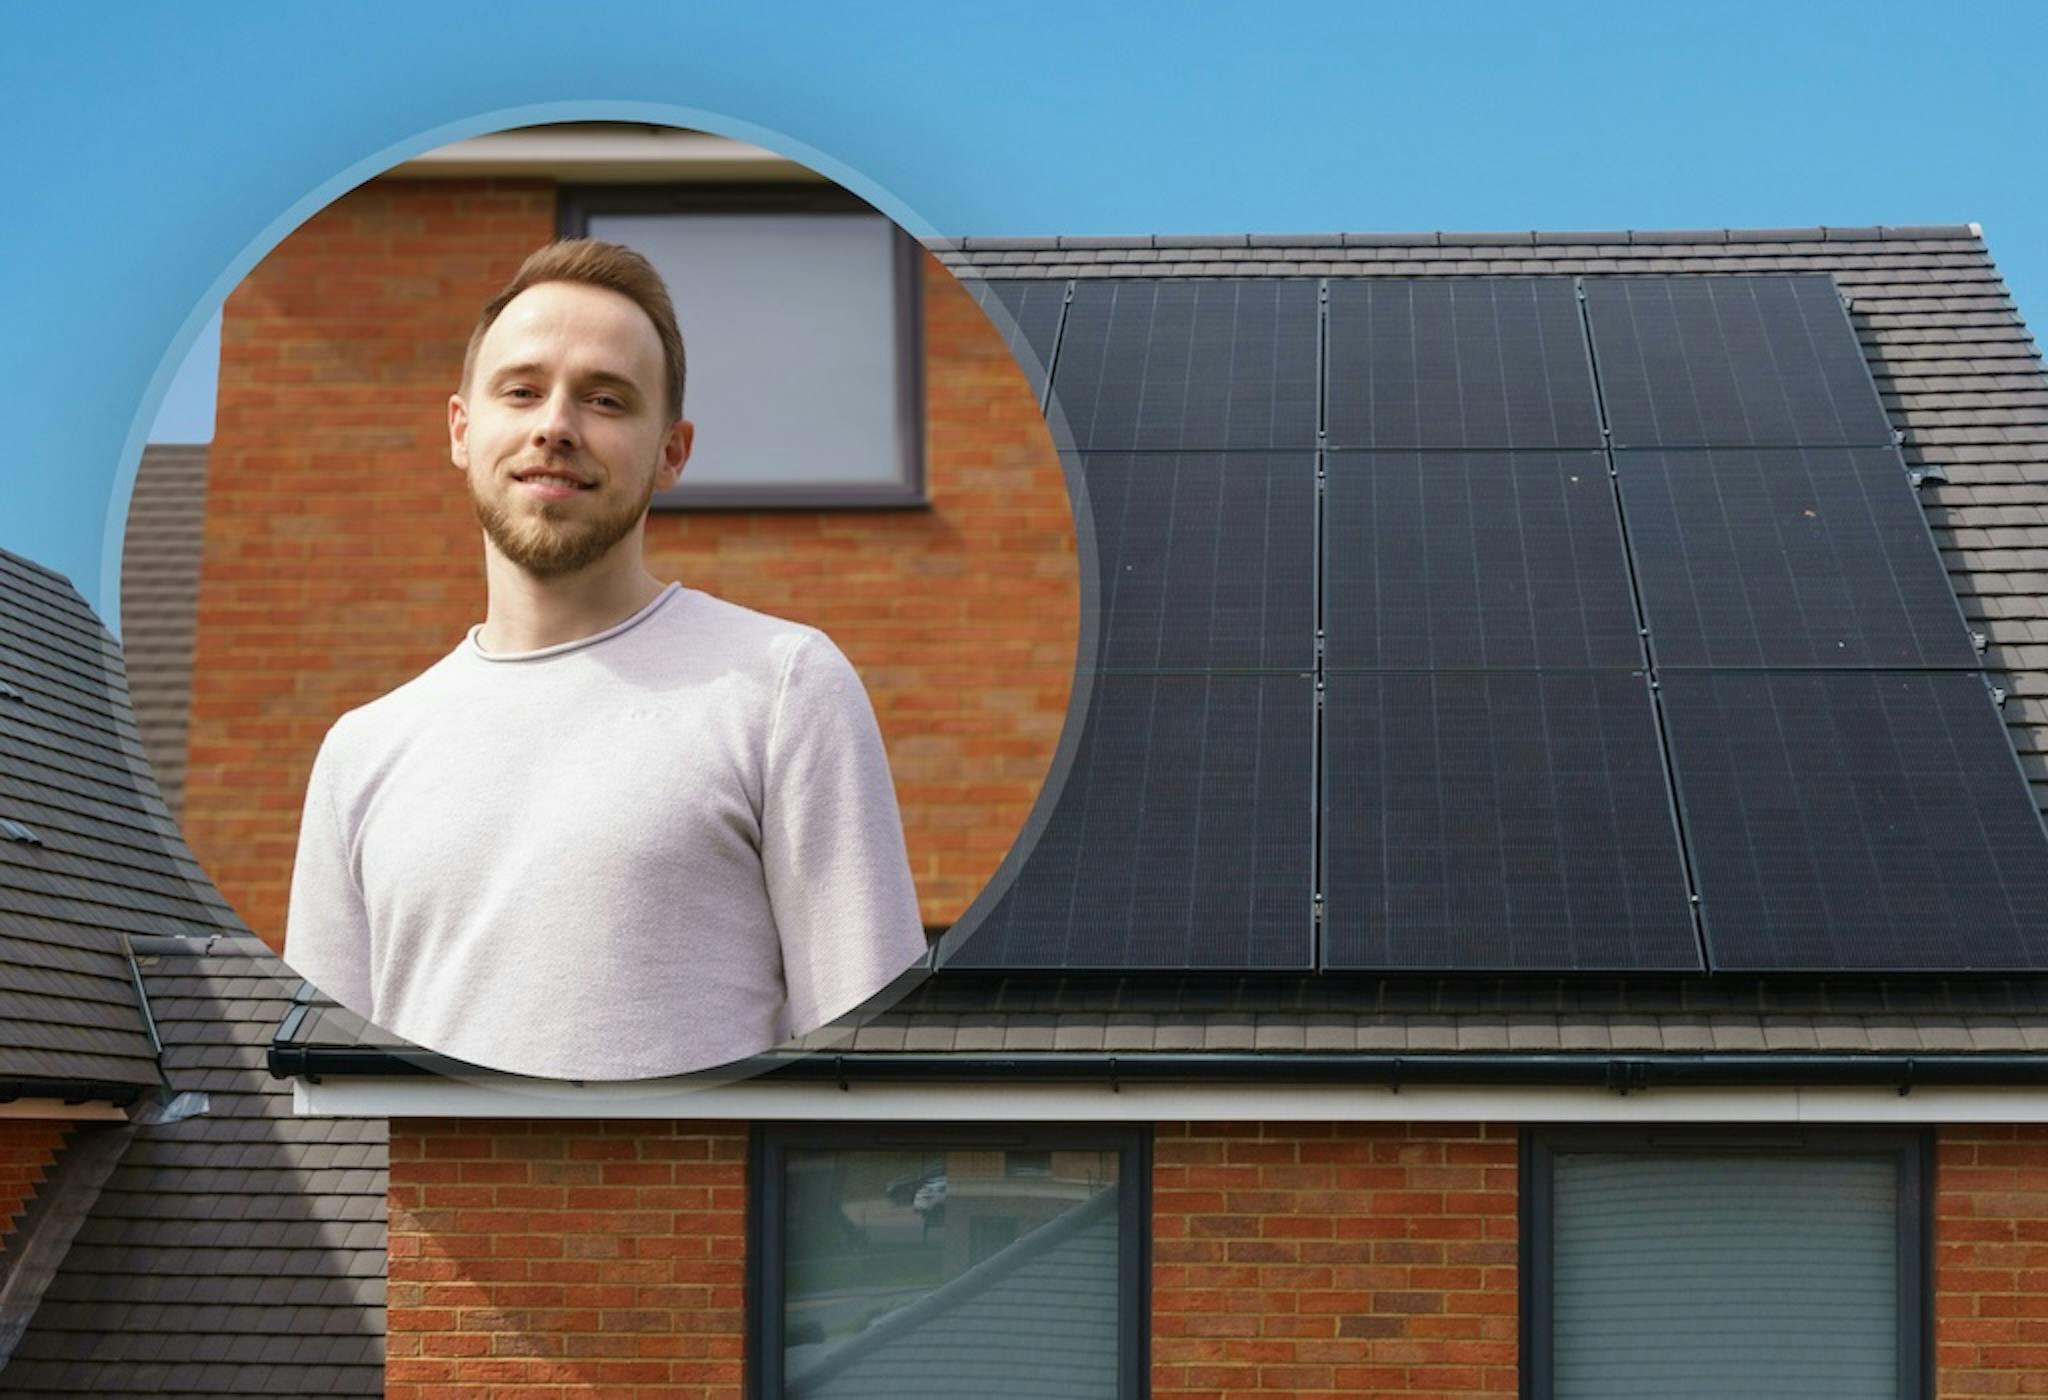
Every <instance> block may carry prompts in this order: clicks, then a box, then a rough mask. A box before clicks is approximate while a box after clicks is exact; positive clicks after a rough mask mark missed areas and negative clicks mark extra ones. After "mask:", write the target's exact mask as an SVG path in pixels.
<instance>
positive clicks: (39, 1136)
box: [0, 1118, 71, 1276]
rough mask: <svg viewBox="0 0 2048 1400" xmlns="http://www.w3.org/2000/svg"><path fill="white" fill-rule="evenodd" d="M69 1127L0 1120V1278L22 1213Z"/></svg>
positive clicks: (47, 1169)
mask: <svg viewBox="0 0 2048 1400" xmlns="http://www.w3.org/2000/svg"><path fill="white" fill-rule="evenodd" d="M70 1131H71V1125H70V1124H69V1123H52V1122H43V1121H38V1120H36V1119H32V1118H5V1119H0V1276H4V1275H5V1274H6V1272H7V1271H6V1268H5V1267H4V1260H5V1257H6V1241H7V1237H8V1235H10V1234H12V1233H13V1232H14V1227H15V1226H16V1225H19V1224H20V1223H21V1213H22V1212H23V1211H24V1210H26V1209H27V1208H28V1203H29V1201H30V1200H32V1199H33V1198H34V1197H35V1194H36V1188H37V1187H38V1186H40V1185H41V1184H42V1182H43V1179H44V1178H45V1177H47V1176H48V1175H49V1172H50V1168H51V1166H53V1165H54V1164H55V1163H56V1160H57V1151H58V1149H59V1148H61V1147H62V1146H63V1145H64V1138H65V1135H66V1134H68V1133H69V1132H70Z"/></svg>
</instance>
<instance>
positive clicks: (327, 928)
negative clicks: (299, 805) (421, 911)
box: [284, 730, 377, 1020]
mask: <svg viewBox="0 0 2048 1400" xmlns="http://www.w3.org/2000/svg"><path fill="white" fill-rule="evenodd" d="M334 750H335V741H334V733H333V731H332V730H330V731H328V735H327V738H326V739H325V740H324V741H323V742H322V743H321V745H320V752H319V754H318V756H317V757H315V758H314V760H313V773H312V776H311V777H310V778H308V779H307V780H306V806H305V810H304V812H303V813H302V814H301V815H300V817H299V854H298V859H297V860H296V861H294V862H293V864H292V896H291V905H290V909H289V912H288V913H287V914H286V915H285V929H284V960H285V962H286V963H287V964H288V965H289V966H290V967H291V969H292V971H294V972H296V973H298V974H299V976H301V977H303V978H305V979H306V980H307V981H308V982H311V983H312V984H313V985H314V986H316V987H318V988H319V989H320V990H321V991H323V992H325V993H326V994H327V995H328V996H330V997H333V998H334V999H335V1000H336V1001H338V1002H340V1003H341V1004H342V1005H343V1006H345V1007H347V1008H348V1009H349V1010H351V1011H354V1012H357V1013H359V1014H361V1015H364V1016H368V1017H370V1018H371V1019H373V1020H374V1019H375V1018H376V1012H377V1007H376V999H375V997H374V996H373V995H372V993H371V986H370V916H369V913H368V911H367V909H366V908H365V907H364V904H363V892H362V890H361V889H359V888H358V887H357V885H356V879H355V874H354V872H353V870H352V868H351V862H350V860H349V850H348V838H347V834H346V833H345V832H344V831H343V829H342V824H341V818H340V815H339V813H338V811H337V810H336V803H335V793H334V768H335V763H336V759H335V754H334Z"/></svg>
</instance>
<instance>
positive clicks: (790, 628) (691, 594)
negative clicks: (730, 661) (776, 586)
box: [666, 589, 838, 672]
mask: <svg viewBox="0 0 2048 1400" xmlns="http://www.w3.org/2000/svg"><path fill="white" fill-rule="evenodd" d="M683 597H684V600H685V602H686V606H683V607H680V608H674V609H670V610H668V611H669V613H670V616H669V617H668V618H667V619H666V622H667V624H668V625H669V626H670V627H672V628H674V629H676V630H678V631H685V630H687V631H689V632H692V633H693V634H694V640H695V641H696V642H697V643H698V644H700V645H701V644H702V643H703V642H704V640H706V639H707V638H708V639H715V643H716V645H718V646H720V647H722V648H727V649H729V650H730V652H731V653H732V654H733V655H734V656H735V658H739V657H748V658H753V659H756V660H759V661H763V662H767V663H769V664H770V665H772V666H773V667H774V669H775V670H776V671H777V672H780V671H782V670H784V669H786V668H787V666H788V663H789V661H790V658H791V657H793V656H795V655H797V654H798V653H799V652H818V651H830V652H833V653H836V652H837V651H838V648H836V647H834V646H833V644H832V639H831V638H830V637H828V636H826V635H825V634H824V633H823V632H822V631H820V630H819V629H818V628H816V627H813V626H811V625H810V624H809V623H807V622H797V621H795V620H793V619H791V618H786V617H777V616H776V615H775V614H773V613H765V612H761V611H759V610H758V609H755V608H750V607H745V606H743V605H741V604H739V603H734V602H729V601H727V600H726V599H724V598H718V597H714V596H712V595H711V594H709V593H704V592H700V591H698V590H696V589H686V590H684V595H683Z"/></svg>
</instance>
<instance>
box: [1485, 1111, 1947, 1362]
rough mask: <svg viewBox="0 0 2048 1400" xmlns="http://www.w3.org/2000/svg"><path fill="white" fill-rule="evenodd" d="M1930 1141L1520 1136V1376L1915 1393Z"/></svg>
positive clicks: (1614, 1133) (1684, 1134) (1742, 1131)
mask: <svg viewBox="0 0 2048 1400" xmlns="http://www.w3.org/2000/svg"><path fill="white" fill-rule="evenodd" d="M1930 1151H1931V1148H1930V1147H1929V1144H1928V1142H1927V1140H1926V1138H1925V1137H1924V1136H1923V1135H1918V1134H1910V1133H1871V1132H1863V1133H1819V1132H1814V1133H1776V1132H1771V1131H1767V1130H1758V1129H1755V1128H1753V1127H1748V1126H1743V1125H1735V1124H1729V1125H1722V1126H1716V1127H1712V1128H1698V1129H1685V1130H1659V1131H1650V1132H1643V1131H1622V1130H1615V1129H1571V1130H1566V1129H1559V1130H1555V1131H1544V1132H1538V1133H1534V1134H1531V1135H1530V1136H1529V1137H1528V1138H1527V1139H1526V1140H1525V1143H1524V1152H1523V1169H1524V1177H1523V1181H1524V1186H1523V1196H1522V1213H1523V1221H1522V1224H1523V1232H1522V1235H1523V1261H1522V1263H1523V1275H1522V1276H1523V1278H1524V1280H1525V1283H1524V1286H1523V1288H1522V1312H1523V1318H1522V1321H1523V1327H1522V1334H1523V1338H1524V1341H1523V1347H1524V1358H1523V1359H1524V1366H1525V1372H1526V1375H1527V1377H1528V1394H1530V1395H1531V1396H1534V1397H1537V1400H1544V1398H1545V1397H1556V1400H1566V1397H1570V1400H1581V1397H1600V1396H1631V1397H1633V1396H1642V1395H1672V1396H1688V1395H1698V1396H1709V1395H1711V1396H1721V1395H1743V1396H1754V1397H1769V1396H1798V1397H1802V1400H1804V1397H1816V1396H1837V1395H1839V1396H1856V1397H1859V1400H1869V1397H1877V1396H1897V1397H1901V1400H1906V1398H1907V1397H1919V1396H1924V1395H1926V1394H1929V1393H1930V1390H1931V1387H1930V1384H1929V1379H1928V1372H1927V1367H1928V1357H1929V1355H1930V1348H1929V1345H1928V1336H1929V1331H1928V1329H1929V1326H1930V1321H1929V1319H1930V1309H1929V1306H1928V1291H1929V1289H1928V1283H1927V1272H1926V1271H1927V1267H1928V1265H1927V1258H1928V1241H1927V1230H1928V1223H1927V1222H1928V1210H1927V1205H1926V1199H1925V1192H1926V1189H1927V1183H1928V1181H1929V1180H1930V1179H1931V1176H1932V1172H1931V1169H1930V1167H1929V1165H1928V1163H1929V1160H1930V1159H1929V1156H1928V1154H1929V1152H1930Z"/></svg>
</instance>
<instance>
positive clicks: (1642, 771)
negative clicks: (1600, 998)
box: [1323, 672, 1700, 972]
mask: <svg viewBox="0 0 2048 1400" xmlns="http://www.w3.org/2000/svg"><path fill="white" fill-rule="evenodd" d="M1323 736H1324V739H1323V742H1324V766H1323V814H1324V816H1323V847H1324V867H1323V868H1324V890H1325V892H1326V893H1325V909H1324V932H1323V962H1324V965H1325V966H1327V967H1332V968H1348V969H1401V968H1432V969H1435V968H1441V969H1455V970H1458V971H1463V972H1483V971H1532V972H1533V971H1546V972H1547V971H1560V972H1561V971H1649V970H1660V971H1686V972H1696V971H1699V970H1700V959H1699V949H1698V942H1697V939H1696V937H1695V934H1694V932H1693V924H1692V916H1691V913H1690V906H1689V901H1688V896H1687V892H1686V886H1685V877H1684V869H1683V865H1682V862H1681V860H1680V856H1679V846H1678V832H1677V828H1676V824H1675V822H1674V821H1673V818H1672V810H1671V800H1670V793H1669V784H1668V782H1667V780H1666V777H1665V771H1664V762H1663V757H1662V755H1661V753H1660V751H1659V748H1658V742H1657V731H1656V724H1655V720H1654V718H1653V715H1652V712H1651V704H1650V692H1649V685H1648V682H1647V681H1646V680H1645V679H1644V678H1643V677H1642V676H1641V675H1640V674H1634V675H1632V674H1628V673H1625V672H1564V673H1555V674H1548V675H1535V674H1529V673H1526V672H1523V673H1489V674H1481V675H1384V676H1332V677H1330V679H1329V682H1328V691H1327V694H1326V695H1325V699H1324V716H1323Z"/></svg>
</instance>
